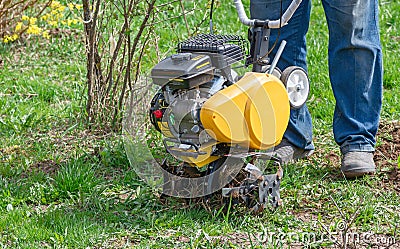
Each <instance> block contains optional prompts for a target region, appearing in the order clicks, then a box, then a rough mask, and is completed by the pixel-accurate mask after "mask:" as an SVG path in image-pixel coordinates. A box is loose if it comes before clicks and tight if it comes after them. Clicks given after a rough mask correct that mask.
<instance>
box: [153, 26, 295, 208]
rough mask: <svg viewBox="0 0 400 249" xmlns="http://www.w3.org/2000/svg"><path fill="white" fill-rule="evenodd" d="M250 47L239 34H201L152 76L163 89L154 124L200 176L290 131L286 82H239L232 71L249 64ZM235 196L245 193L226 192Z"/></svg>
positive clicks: (269, 78) (254, 76) (247, 78)
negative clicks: (234, 66) (215, 164)
mask: <svg viewBox="0 0 400 249" xmlns="http://www.w3.org/2000/svg"><path fill="white" fill-rule="evenodd" d="M245 45H246V42H245V40H243V39H242V38H240V37H239V36H235V35H212V34H202V35H198V36H196V37H193V38H191V39H189V40H187V41H184V42H181V43H180V44H179V45H178V49H177V52H178V53H177V54H174V55H172V56H170V57H168V58H166V59H164V60H162V61H161V62H159V63H158V64H157V65H156V66H155V67H154V68H153V69H152V71H151V77H152V79H153V83H154V84H156V85H157V86H160V90H159V91H158V92H157V93H156V95H155V96H154V97H153V99H152V101H151V107H150V113H149V115H150V120H151V123H152V124H153V126H154V127H155V129H156V130H158V131H159V132H161V133H162V134H163V135H164V139H163V142H164V146H165V148H166V150H167V151H168V153H170V154H171V155H173V156H174V157H175V158H178V159H180V160H183V161H184V162H185V165H186V166H189V167H192V168H196V169H197V170H198V171H199V172H202V171H205V170H206V169H207V167H208V166H209V165H211V164H212V162H215V161H216V160H219V159H223V158H226V157H227V156H229V155H233V156H235V155H234V154H235V153H236V156H238V157H247V156H248V155H250V154H248V153H253V154H254V153H255V152H254V151H255V150H265V149H268V148H271V147H273V146H274V145H276V144H278V143H279V142H280V141H281V139H282V136H283V133H284V131H285V130H286V126H287V123H288V119H289V111H290V106H289V101H288V95H287V92H286V89H285V87H284V85H283V84H282V82H281V81H280V80H279V79H278V78H277V77H275V76H274V75H270V74H266V73H253V72H251V73H246V74H245V75H244V76H243V77H238V74H237V73H236V72H235V71H234V70H233V69H232V64H234V63H236V62H239V61H241V60H244V59H246V58H245V57H246V56H245V54H246V52H245ZM233 150H234V151H235V152H232V151H233ZM240 155H245V156H240ZM254 181H256V180H254ZM246 184H247V183H246ZM264 185H265V184H264ZM232 191H236V192H238V193H239V192H240V191H244V190H243V188H242V189H241V188H240V187H239V188H232V189H225V191H223V192H225V194H226V195H228V194H232V193H233V192H232ZM275 202H277V200H276V201H275Z"/></svg>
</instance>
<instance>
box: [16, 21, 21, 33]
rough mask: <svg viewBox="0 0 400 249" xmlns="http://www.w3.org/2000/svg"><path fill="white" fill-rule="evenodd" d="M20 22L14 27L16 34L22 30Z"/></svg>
mask: <svg viewBox="0 0 400 249" xmlns="http://www.w3.org/2000/svg"><path fill="white" fill-rule="evenodd" d="M22 25H23V23H22V22H17V25H15V32H18V31H20V30H21V29H22Z"/></svg>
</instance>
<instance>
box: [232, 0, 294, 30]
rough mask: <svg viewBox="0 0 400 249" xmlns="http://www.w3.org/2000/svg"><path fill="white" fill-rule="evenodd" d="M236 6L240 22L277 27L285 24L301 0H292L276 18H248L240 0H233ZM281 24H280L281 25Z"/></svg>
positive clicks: (247, 24)
mask: <svg viewBox="0 0 400 249" xmlns="http://www.w3.org/2000/svg"><path fill="white" fill-rule="evenodd" d="M233 1H234V3H235V6H236V11H237V13H238V16H239V20H240V22H241V23H243V24H244V25H246V26H252V27H254V26H266V27H267V28H270V29H277V28H280V27H283V26H285V25H286V24H287V23H288V21H289V20H290V18H292V16H293V14H294V12H295V11H296V10H297V8H298V7H299V5H300V3H301V1H302V0H293V1H292V2H291V3H290V5H289V7H288V8H287V10H286V11H285V13H284V14H283V15H282V17H281V19H278V20H272V21H268V20H257V19H249V18H248V17H247V15H246V12H245V11H244V7H243V3H242V1H241V0H233ZM281 24H282V25H281Z"/></svg>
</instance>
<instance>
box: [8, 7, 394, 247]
mask: <svg viewBox="0 0 400 249" xmlns="http://www.w3.org/2000/svg"><path fill="white" fill-rule="evenodd" d="M224 6H228V3H227V2H226V1H224V2H223V3H222V5H221V7H219V8H217V9H216V13H215V15H214V16H215V18H216V20H214V23H216V27H217V29H219V30H224V29H225V30H228V31H232V32H235V33H236V32H240V31H244V30H241V26H240V25H238V24H237V21H236V19H235V15H234V14H231V15H225V14H224V13H225V12H229V13H232V11H233V8H232V7H230V8H224ZM380 8H381V15H380V16H381V29H382V33H381V38H382V43H383V46H384V50H383V51H384V67H385V76H384V86H385V92H384V105H383V111H382V118H383V120H384V121H388V120H399V118H400V96H399V92H400V84H399V80H398V79H399V78H400V73H399V70H398V68H399V62H398V56H397V55H398V53H399V52H400V47H399V42H398V41H399V35H398V34H399V27H400V26H399V25H398V24H399V23H398V22H399V13H400V3H399V1H397V0H396V1H390V2H381V3H380ZM312 13H313V14H312V21H311V24H310V27H311V29H310V32H309V35H308V41H309V57H308V59H309V60H308V63H309V68H310V78H311V82H312V92H311V97H310V101H309V107H310V110H311V113H312V115H313V119H314V134H315V144H316V146H317V148H318V149H317V151H316V153H315V155H314V156H313V157H311V158H310V159H308V160H305V161H301V162H298V163H296V164H291V165H288V166H286V167H285V177H284V178H283V182H282V188H281V194H282V198H283V201H284V206H283V207H281V208H279V209H278V210H276V211H275V212H270V211H266V212H264V213H263V214H261V215H260V216H254V215H251V214H247V213H245V212H243V211H240V210H231V211H230V212H229V213H227V214H224V213H222V212H218V211H219V210H213V211H212V212H211V213H209V212H207V211H206V210H205V209H204V208H202V207H199V206H197V205H194V204H190V203H184V202H182V201H180V200H175V199H172V200H169V202H168V203H169V204H168V205H163V204H162V203H161V202H160V201H159V200H158V198H157V196H156V195H155V193H153V192H152V190H151V189H150V188H148V187H147V186H146V184H145V183H144V182H143V181H141V180H140V179H139V178H138V177H137V175H136V174H135V172H134V171H133V170H132V168H131V167H130V165H129V162H128V159H127V158H126V156H125V151H124V146H123V143H122V141H121V139H120V137H118V136H116V135H110V134H107V133H104V132H102V131H87V130H85V126H84V124H83V123H82V122H81V120H82V119H81V117H82V112H83V106H84V101H85V99H84V97H83V96H84V94H85V86H84V82H85V58H84V47H83V45H82V44H83V43H82V40H81V36H80V35H78V34H75V33H73V34H72V35H64V36H62V37H61V38H53V39H52V41H51V42H48V43H46V42H44V41H42V40H40V41H31V42H29V43H22V44H14V45H3V44H0V56H1V60H3V62H4V65H3V66H2V67H1V68H0V69H1V73H0V94H2V95H1V97H0V141H1V143H0V247H1V248H88V247H90V248H130V247H135V248H136V247H137V248H173V247H191V248H209V247H219V248H242V247H250V248H280V247H281V246H282V245H281V244H279V240H278V239H282V240H285V241H286V242H288V243H289V242H291V243H292V246H293V245H296V243H297V244H298V243H299V242H304V244H305V245H307V246H308V247H312V248H318V247H321V246H337V244H335V242H333V241H331V242H329V241H327V240H325V241H319V242H318V240H317V242H316V243H308V244H307V241H306V239H305V236H311V235H314V236H317V239H318V238H321V237H320V236H327V235H328V234H329V233H332V234H333V235H335V234H334V233H335V232H340V231H342V232H343V225H346V224H347V225H348V226H349V227H350V228H349V230H348V231H347V233H348V234H350V232H354V233H357V234H362V233H364V234H365V233H371V234H373V235H375V237H374V238H375V240H374V241H372V242H376V241H378V239H379V241H380V244H379V245H381V246H382V245H383V246H384V245H387V244H385V243H383V238H385V239H386V240H385V242H387V241H390V240H392V241H393V240H394V239H396V240H397V241H400V237H399V235H398V232H397V230H398V229H397V230H396V228H397V225H398V224H399V223H400V216H399V213H400V210H399V207H400V200H399V197H398V196H399V192H398V191H396V190H395V189H394V188H393V185H394V184H395V182H392V181H391V180H390V177H389V176H388V175H387V174H386V173H385V172H384V170H383V169H382V170H380V171H379V172H378V174H377V176H375V177H366V178H364V179H360V180H355V181H346V180H344V179H343V178H342V177H340V174H339V170H338V165H339V161H338V160H339V159H338V158H337V155H338V153H339V151H338V148H337V146H336V145H335V143H334V141H333V135H332V132H331V120H332V115H333V107H334V103H335V102H334V98H333V95H332V93H331V89H330V85H329V78H328V71H327V56H326V54H327V27H326V24H325V21H324V18H323V10H322V6H321V5H320V3H319V2H315V3H314V7H313V12H312ZM223 15H224V16H227V21H226V22H225V21H224V22H223V23H220V22H219V19H218V18H221V16H223ZM232 23H235V25H232ZM205 30H206V28H205ZM165 46H166V45H165ZM166 47H167V46H166ZM164 50H167V48H165V49H164ZM147 66H148V67H150V65H147ZM378 141H379V139H378ZM394 165H395V164H394ZM387 170H391V168H389V169H387ZM352 220H353V221H352ZM351 221H352V222H351ZM271 236H272V237H271ZM335 236H336V237H335V238H338V236H337V234H336V235H335ZM268 238H269V239H271V238H272V239H274V240H273V241H272V242H276V243H277V244H276V245H275V246H274V243H272V242H271V240H268V241H267V239H268ZM364 242H365V241H364ZM338 243H339V244H340V243H342V241H340V239H339V240H338ZM304 244H303V245H304ZM396 246H399V244H397V245H396ZM371 247H372V246H371Z"/></svg>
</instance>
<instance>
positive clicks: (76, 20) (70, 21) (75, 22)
mask: <svg viewBox="0 0 400 249" xmlns="http://www.w3.org/2000/svg"><path fill="white" fill-rule="evenodd" d="M78 22H79V20H78V19H68V20H67V24H68V26H71V25H72V24H73V25H75V24H77V23H78Z"/></svg>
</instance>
